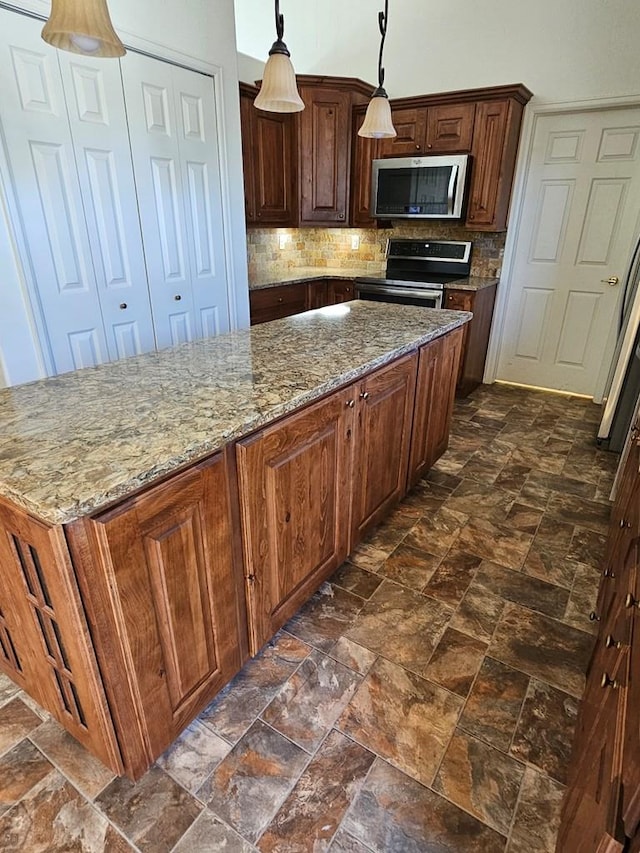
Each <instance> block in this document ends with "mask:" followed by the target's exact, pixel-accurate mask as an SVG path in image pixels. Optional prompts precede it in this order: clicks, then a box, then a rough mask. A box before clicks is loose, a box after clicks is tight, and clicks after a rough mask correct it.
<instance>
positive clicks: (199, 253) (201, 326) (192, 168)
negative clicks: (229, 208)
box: [173, 68, 229, 337]
mask: <svg viewBox="0 0 640 853" xmlns="http://www.w3.org/2000/svg"><path fill="white" fill-rule="evenodd" d="M173 82H174V97H175V105H176V114H177V119H178V146H179V149H180V167H181V169H182V181H183V186H184V202H185V205H186V218H185V221H186V226H187V238H188V249H189V263H190V267H191V284H192V294H193V306H194V311H195V314H196V324H197V329H198V334H199V335H203V336H204V337H208V336H210V335H217V334H219V333H220V332H226V331H228V330H229V306H228V295H227V275H226V268H225V261H224V239H223V233H222V194H221V193H222V190H221V186H220V166H219V162H220V161H219V158H218V133H217V126H216V114H215V100H214V81H213V80H212V79H211V77H205V76H204V75H203V74H197V73H195V72H193V71H187V70H186V69H184V68H173Z"/></svg>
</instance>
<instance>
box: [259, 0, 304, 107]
mask: <svg viewBox="0 0 640 853" xmlns="http://www.w3.org/2000/svg"><path fill="white" fill-rule="evenodd" d="M275 3H276V34H277V36H278V38H277V39H276V40H275V41H274V43H273V45H272V46H271V50H270V51H269V59H268V60H267V64H266V65H265V67H264V76H263V78H262V86H261V87H260V91H259V92H258V97H257V98H256V99H255V101H254V102H253V105H254V106H255V107H257V108H258V109H259V110H267V112H271V113H298V112H300V110H303V109H304V101H303V100H302V98H301V97H300V95H299V93H298V86H297V84H296V72H295V71H294V70H293V65H292V64H291V59H290V58H289V57H290V56H291V54H290V53H289V50H288V49H287V46H286V44H285V43H284V42H283V41H282V36H283V35H284V16H283V15H281V14H280V3H279V0H275Z"/></svg>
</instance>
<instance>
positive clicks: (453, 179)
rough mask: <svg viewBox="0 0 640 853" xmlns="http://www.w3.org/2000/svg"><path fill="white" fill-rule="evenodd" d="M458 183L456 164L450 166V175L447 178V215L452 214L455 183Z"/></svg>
mask: <svg viewBox="0 0 640 853" xmlns="http://www.w3.org/2000/svg"><path fill="white" fill-rule="evenodd" d="M457 183H458V165H457V164H456V165H454V166H452V167H451V177H450V178H449V190H448V194H447V213H448V214H449V216H451V215H452V214H453V200H454V198H455V194H456V184H457Z"/></svg>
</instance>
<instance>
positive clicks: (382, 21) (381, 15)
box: [276, 0, 389, 89]
mask: <svg viewBox="0 0 640 853" xmlns="http://www.w3.org/2000/svg"><path fill="white" fill-rule="evenodd" d="M276 6H277V2H276ZM388 17H389V0H385V2H384V12H378V26H379V27H380V35H381V36H382V38H381V39H380V53H379V55H378V88H380V89H382V88H383V87H384V68H383V67H382V51H383V50H384V40H385V39H386V37H387V19H388Z"/></svg>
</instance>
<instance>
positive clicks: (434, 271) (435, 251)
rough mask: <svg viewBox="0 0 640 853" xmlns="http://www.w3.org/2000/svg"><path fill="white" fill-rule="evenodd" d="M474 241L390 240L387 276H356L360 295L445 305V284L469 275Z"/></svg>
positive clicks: (394, 300) (375, 298)
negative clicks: (443, 301)
mask: <svg viewBox="0 0 640 853" xmlns="http://www.w3.org/2000/svg"><path fill="white" fill-rule="evenodd" d="M472 245H473V244H472V243H469V242H462V241H453V240H401V239H396V238H391V239H390V240H389V241H388V243H387V268H386V274H385V277H384V278H369V277H365V276H363V277H362V278H357V279H356V293H357V294H358V296H359V297H360V299H369V300H373V301H375V302H395V303H399V304H401V305H422V306H423V307H425V308H441V307H442V296H443V291H444V287H445V285H446V284H448V283H449V282H451V281H455V280H456V279H459V278H464V277H465V276H468V275H469V273H470V271H471V248H472Z"/></svg>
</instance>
